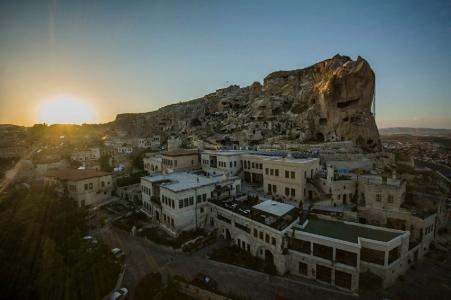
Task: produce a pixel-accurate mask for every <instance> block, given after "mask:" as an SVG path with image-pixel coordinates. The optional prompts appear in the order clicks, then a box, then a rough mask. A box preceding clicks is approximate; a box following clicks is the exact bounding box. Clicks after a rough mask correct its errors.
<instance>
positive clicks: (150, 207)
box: [141, 172, 241, 236]
mask: <svg viewBox="0 0 451 300" xmlns="http://www.w3.org/2000/svg"><path fill="white" fill-rule="evenodd" d="M219 187H221V188H223V189H225V190H227V193H226V195H228V196H234V195H236V194H237V193H238V192H239V191H240V189H241V180H240V179H239V178H238V177H231V178H225V177H223V176H214V177H207V176H202V175H197V174H193V173H186V172H174V173H168V174H161V175H154V176H145V177H142V178H141V191H142V203H143V211H144V212H145V213H146V214H147V215H149V216H150V217H151V218H152V219H154V220H155V221H156V222H157V223H159V224H160V225H161V227H162V228H163V229H164V230H165V231H167V232H168V233H169V234H171V235H173V236H177V235H178V234H179V233H180V232H182V231H186V230H191V229H196V228H199V227H205V225H206V224H205V222H206V215H207V201H208V200H210V199H211V197H212V196H213V195H214V192H215V190H216V189H218V188H219Z"/></svg>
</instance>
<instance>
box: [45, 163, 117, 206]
mask: <svg viewBox="0 0 451 300" xmlns="http://www.w3.org/2000/svg"><path fill="white" fill-rule="evenodd" d="M44 183H45V184H47V185H50V186H53V187H55V189H56V190H57V191H58V192H59V193H60V194H66V193H67V195H68V196H69V197H70V198H72V199H73V200H75V201H76V202H77V204H78V206H80V207H82V206H95V205H97V204H98V203H100V202H102V201H105V200H108V199H109V198H110V197H111V192H112V190H113V181H112V177H111V174H110V173H107V172H102V171H97V170H79V169H61V170H53V171H48V172H47V173H46V174H45V177H44Z"/></svg>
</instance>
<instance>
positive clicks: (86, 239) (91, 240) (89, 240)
mask: <svg viewBox="0 0 451 300" xmlns="http://www.w3.org/2000/svg"><path fill="white" fill-rule="evenodd" d="M83 240H84V241H87V242H90V243H92V244H93V245H97V243H98V241H97V239H96V238H95V237H93V236H91V235H86V236H84V237H83Z"/></svg>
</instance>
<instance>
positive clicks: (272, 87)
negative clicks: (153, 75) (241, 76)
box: [113, 55, 380, 151]
mask: <svg viewBox="0 0 451 300" xmlns="http://www.w3.org/2000/svg"><path fill="white" fill-rule="evenodd" d="M374 87H375V75H374V72H373V71H372V69H371V67H370V66H369V64H368V63H367V62H366V61H365V60H364V59H363V58H361V57H358V58H357V60H355V61H354V60H352V59H351V58H349V57H347V56H340V55H336V56H334V57H333V58H330V59H327V60H324V61H321V62H319V63H316V64H314V65H312V66H310V67H308V68H305V69H299V70H293V71H278V72H274V73H271V74H269V75H268V76H266V78H265V79H264V81H263V85H261V84H260V83H259V82H254V83H252V84H251V85H250V86H248V87H243V88H241V87H239V86H237V85H232V86H229V87H227V88H224V89H219V90H217V91H216V92H214V93H211V94H208V95H206V96H204V97H202V98H199V99H195V100H191V101H187V102H182V103H179V104H173V105H169V106H165V107H163V108H160V109H159V110H157V111H154V112H149V113H141V114H121V115H118V116H117V118H116V120H115V121H114V122H113V126H114V127H115V128H116V129H119V130H121V131H126V132H127V133H128V134H130V135H136V136H151V135H155V134H159V135H161V136H163V137H167V136H170V135H176V136H181V137H182V138H188V137H195V138H197V139H202V140H206V141H209V142H211V143H214V144H239V145H241V146H244V145H256V144H260V143H263V142H267V141H271V142H272V143H291V144H293V143H307V142H313V141H316V142H323V141H343V140H352V141H353V142H354V143H355V144H357V145H358V146H360V147H361V148H362V149H363V150H365V151H377V150H379V149H380V141H379V134H378V130H377V127H376V123H375V120H374V116H373V114H372V113H371V104H372V101H373V97H374Z"/></svg>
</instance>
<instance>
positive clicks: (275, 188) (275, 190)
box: [272, 184, 277, 193]
mask: <svg viewBox="0 0 451 300" xmlns="http://www.w3.org/2000/svg"><path fill="white" fill-rule="evenodd" d="M272 191H273V192H274V193H277V187H276V185H275V184H273V185H272Z"/></svg>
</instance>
